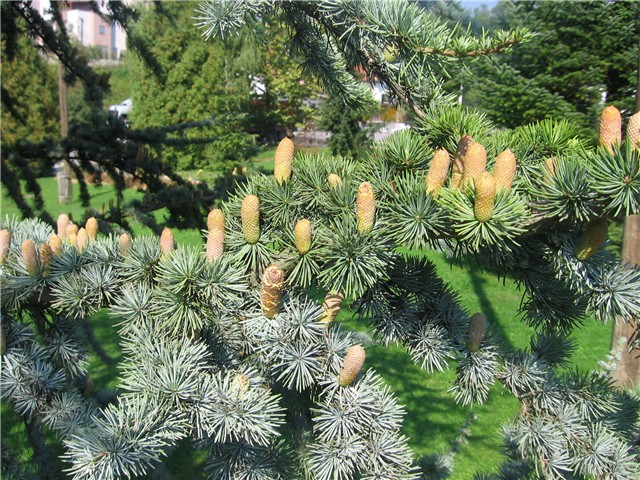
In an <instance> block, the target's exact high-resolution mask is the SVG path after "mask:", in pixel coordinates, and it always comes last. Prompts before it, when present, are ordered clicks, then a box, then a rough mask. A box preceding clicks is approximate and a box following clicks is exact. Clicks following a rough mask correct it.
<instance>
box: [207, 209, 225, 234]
mask: <svg viewBox="0 0 640 480" xmlns="http://www.w3.org/2000/svg"><path fill="white" fill-rule="evenodd" d="M212 228H217V229H218V230H222V231H223V232H224V213H223V211H222V210H220V209H219V208H214V209H212V210H211V211H210V212H209V215H207V230H211V229H212Z"/></svg>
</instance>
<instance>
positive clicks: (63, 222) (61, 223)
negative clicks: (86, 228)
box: [56, 213, 71, 240]
mask: <svg viewBox="0 0 640 480" xmlns="http://www.w3.org/2000/svg"><path fill="white" fill-rule="evenodd" d="M56 223H57V226H58V237H60V240H65V239H66V238H67V227H68V226H69V223H71V222H70V220H69V215H67V214H66V213H61V214H60V215H58V220H57V222H56Z"/></svg>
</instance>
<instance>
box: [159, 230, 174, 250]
mask: <svg viewBox="0 0 640 480" xmlns="http://www.w3.org/2000/svg"><path fill="white" fill-rule="evenodd" d="M174 248H175V242H174V240H173V232H172V231H171V229H170V228H167V227H164V229H163V230H162V233H161V234H160V249H161V250H162V253H163V255H170V254H171V252H173V249H174Z"/></svg>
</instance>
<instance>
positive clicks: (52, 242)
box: [49, 233, 62, 257]
mask: <svg viewBox="0 0 640 480" xmlns="http://www.w3.org/2000/svg"><path fill="white" fill-rule="evenodd" d="M49 246H50V247H51V251H52V252H53V254H54V255H55V256H56V257H58V256H60V255H62V240H60V237H59V236H58V235H56V234H55V233H54V234H53V235H51V237H49Z"/></svg>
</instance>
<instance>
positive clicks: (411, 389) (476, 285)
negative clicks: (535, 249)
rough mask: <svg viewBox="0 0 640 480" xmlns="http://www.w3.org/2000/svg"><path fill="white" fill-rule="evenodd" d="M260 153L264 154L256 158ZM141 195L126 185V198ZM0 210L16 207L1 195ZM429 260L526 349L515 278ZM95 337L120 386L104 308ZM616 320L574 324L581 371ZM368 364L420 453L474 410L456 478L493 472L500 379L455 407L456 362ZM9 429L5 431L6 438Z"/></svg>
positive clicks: (101, 383)
mask: <svg viewBox="0 0 640 480" xmlns="http://www.w3.org/2000/svg"><path fill="white" fill-rule="evenodd" d="M260 158H262V160H259V159H260ZM269 158H273V152H264V153H263V156H262V157H258V159H256V162H258V163H260V162H263V163H268V162H269V160H268V159H269ZM41 185H42V188H43V195H44V197H45V199H46V207H47V209H48V210H49V211H50V213H52V215H54V217H55V216H56V215H57V214H59V213H61V212H63V211H65V212H70V213H71V214H72V215H73V216H74V217H76V218H80V217H81V216H82V214H83V211H84V209H83V207H82V206H81V205H80V202H79V200H78V198H77V193H78V192H77V188H76V189H75V192H74V193H75V195H76V197H74V200H73V201H72V202H71V203H69V204H66V205H59V204H58V203H57V190H56V188H57V187H56V184H55V179H42V181H41ZM89 188H90V192H91V195H92V201H91V205H92V207H94V208H99V207H100V205H101V204H102V203H108V201H109V199H110V198H115V191H114V189H113V187H112V186H109V185H104V186H102V187H94V186H90V187H89ZM136 195H140V194H139V193H137V192H133V191H127V192H125V197H126V198H127V199H130V198H133V197H135V196H136ZM1 208H2V214H3V215H4V214H12V213H15V212H16V211H17V210H16V207H15V205H13V204H12V202H11V201H10V200H8V199H7V198H5V196H4V194H3V195H2V205H1ZM136 230H138V231H136V232H135V233H136V234H138V235H139V234H143V233H149V232H148V231H147V232H145V231H144V228H143V227H142V226H136ZM174 235H175V237H176V241H177V242H178V243H188V244H198V242H200V244H201V243H202V238H201V235H200V232H199V231H197V230H195V229H193V230H175V231H174ZM426 255H427V256H428V258H429V259H430V260H431V261H433V262H434V263H435V265H436V267H437V270H438V273H439V274H440V275H441V276H442V278H443V279H444V280H445V281H447V282H448V283H450V284H451V286H452V287H453V288H454V289H456V290H457V291H458V292H460V293H461V302H462V304H463V306H464V307H465V308H467V309H468V310H469V311H470V312H472V313H473V312H476V311H482V312H484V313H485V314H486V315H487V317H488V319H489V322H490V324H491V328H492V329H493V331H494V332H495V334H496V335H497V336H498V338H500V340H501V342H502V343H503V344H504V345H506V346H512V347H519V348H522V347H526V346H527V345H528V343H529V339H530V336H531V334H532V332H533V330H532V329H531V328H529V327H528V326H526V325H524V324H523V323H522V322H521V321H520V320H519V317H518V308H519V305H520V300H521V293H520V292H519V291H517V289H516V286H515V284H514V282H513V281H511V280H510V279H506V280H504V281H503V280H502V279H498V278H497V277H496V276H495V275H493V274H491V273H489V272H483V271H481V270H479V269H478V268H473V267H465V268H460V267H459V266H451V265H450V263H449V261H448V259H447V256H446V255H445V254H443V253H440V252H433V251H431V252H427V253H426ZM338 321H339V322H341V323H342V324H343V325H344V326H345V327H346V328H349V329H353V330H360V331H364V330H366V326H365V325H363V324H361V323H358V322H357V321H356V320H355V319H354V318H353V316H352V315H350V314H349V313H348V312H341V314H340V315H339V317H338ZM90 322H91V325H92V326H93V328H94V330H95V333H96V336H97V337H98V338H99V340H100V341H101V343H102V345H104V348H105V350H106V351H107V352H109V354H110V355H111V356H112V358H114V360H115V361H116V362H115V363H114V364H113V365H105V364H104V363H103V362H102V361H101V360H100V359H99V358H98V357H97V356H95V355H94V356H92V358H91V362H90V365H89V371H90V376H91V377H92V378H93V380H94V382H95V384H96V386H98V387H101V388H105V387H107V388H115V387H117V384H118V381H117V368H116V363H117V361H118V360H119V359H120V358H121V354H120V347H119V345H118V336H117V333H116V327H115V326H114V323H115V321H114V319H112V318H110V317H109V316H108V315H107V314H106V313H101V314H99V315H96V316H94V317H93V318H91V319H90ZM611 333H612V325H603V324H601V323H599V322H597V321H595V320H593V319H587V320H585V324H584V325H583V326H582V327H580V328H578V329H576V330H575V332H574V338H575V340H576V343H577V345H578V348H577V350H576V351H575V352H574V355H573V357H572V367H574V368H580V369H583V370H593V369H597V368H598V361H599V360H602V359H604V358H605V356H606V354H607V353H608V351H609V348H610V347H609V343H610V339H611ZM365 368H374V369H375V370H377V371H378V372H379V373H380V374H381V375H382V376H383V377H384V378H385V380H386V381H387V383H388V384H389V385H390V387H391V388H392V389H393V391H394V392H395V394H396V396H397V397H398V400H399V402H400V403H401V404H403V405H405V407H406V411H407V415H406V418H405V424H404V430H403V433H404V434H405V435H407V437H409V439H410V440H409V442H410V445H411V447H412V448H413V450H414V452H415V454H416V456H417V457H422V456H425V455H431V454H437V453H440V454H442V453H446V452H448V451H450V450H451V449H452V445H453V443H454V441H455V440H456V439H457V438H458V437H459V436H460V432H461V430H462V429H463V428H464V427H465V424H466V423H467V422H468V421H469V418H470V416H471V415H475V420H474V421H472V422H471V424H470V426H469V429H468V435H467V436H466V441H465V442H463V444H462V446H461V448H460V450H459V452H458V453H457V455H456V457H455V460H454V469H453V473H452V475H451V478H455V479H459V480H467V479H472V478H473V475H474V474H475V473H477V472H483V473H489V472H491V471H495V469H496V468H497V466H498V465H499V464H500V463H501V462H502V461H503V460H504V458H503V457H502V455H501V453H500V450H501V447H502V436H501V432H500V429H501V425H502V424H503V423H505V422H508V421H509V420H510V419H511V418H513V417H514V416H515V415H516V414H517V412H518V409H519V404H518V402H517V400H516V399H515V398H513V397H512V396H511V395H510V394H508V393H507V392H504V391H503V390H502V389H501V388H500V386H499V385H496V386H495V387H494V388H493V389H492V391H491V393H490V396H489V399H488V401H487V402H486V403H485V404H483V405H477V406H473V407H463V406H460V405H457V404H456V403H455V402H454V400H453V397H452V395H451V394H449V393H448V392H447V390H448V388H449V387H450V386H451V385H452V383H453V380H454V377H455V365H454V364H452V368H451V369H449V370H447V371H445V372H442V373H436V374H428V373H427V372H425V371H422V370H421V369H420V368H419V367H418V366H416V365H415V364H414V363H413V362H412V361H411V359H410V357H409V355H408V354H407V353H406V352H405V351H404V350H403V349H401V348H399V347H393V346H392V347H389V348H383V347H379V346H372V347H369V348H368V350H367V361H366V364H365ZM2 414H3V417H4V419H5V421H4V422H2V435H3V439H5V438H6V439H7V441H10V440H9V439H16V441H17V442H18V443H17V444H14V443H13V442H12V441H11V444H13V445H16V447H17V448H20V449H22V448H24V450H23V451H22V453H21V456H22V457H23V458H27V459H28V455H29V453H30V450H29V447H28V446H27V445H26V443H25V442H24V438H23V435H22V440H21V435H20V432H21V431H22V432H24V426H22V425H21V424H20V423H17V421H16V420H17V419H16V417H15V416H14V415H12V413H11V412H10V411H9V409H7V406H6V405H5V404H4V403H3V406H2ZM5 435H7V437H5ZM203 462H204V457H203V455H202V453H201V452H198V451H196V450H195V449H194V448H193V447H192V446H191V444H190V442H186V441H185V442H183V443H181V444H180V445H179V446H178V447H177V448H176V450H175V451H174V452H173V453H172V454H171V456H170V458H169V459H168V461H167V462H166V468H167V470H168V471H169V473H171V475H172V476H173V478H176V479H189V480H197V479H200V478H205V475H204V472H203V468H202V466H203Z"/></svg>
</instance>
